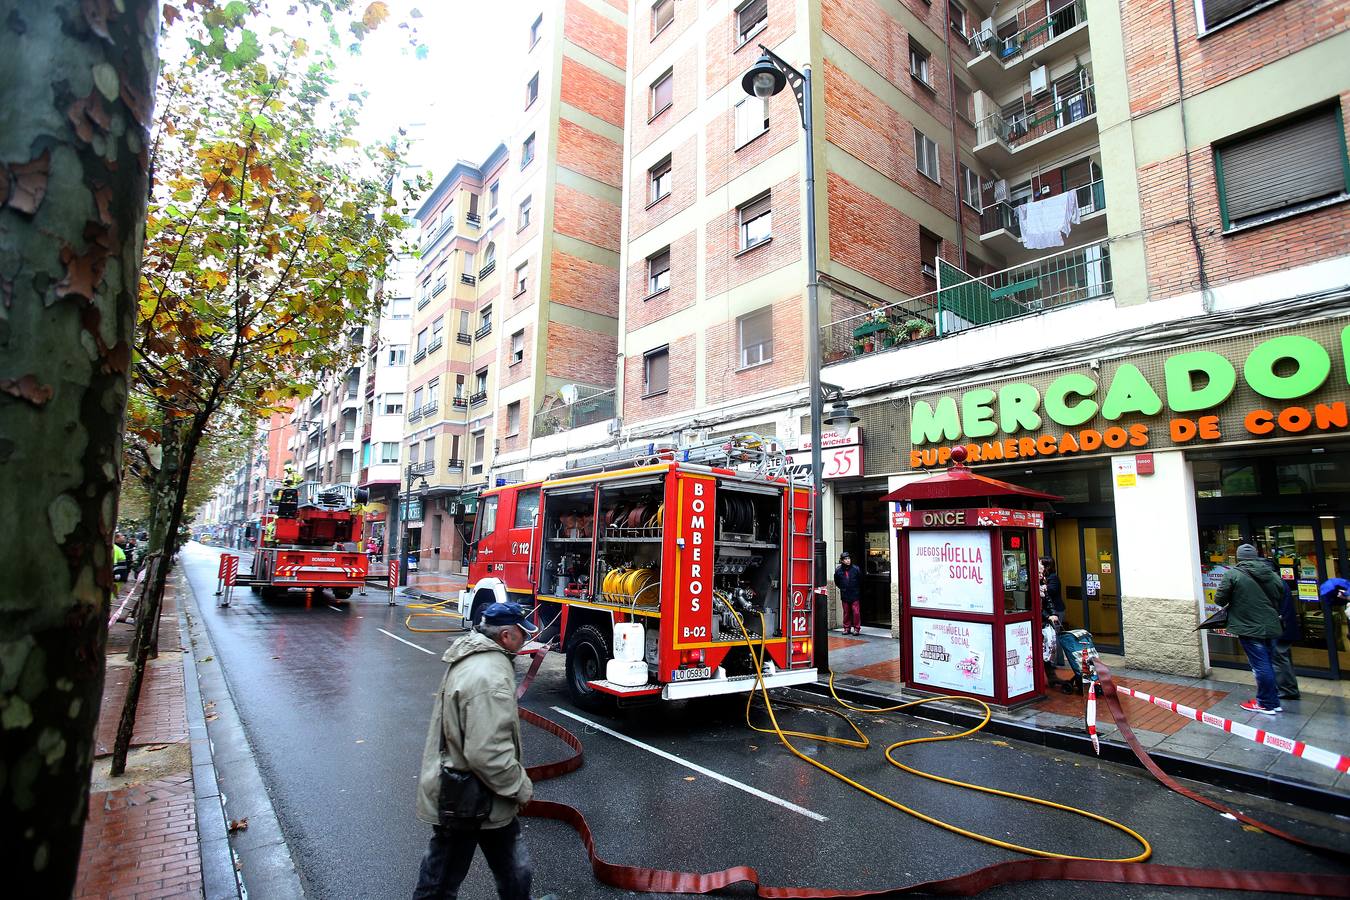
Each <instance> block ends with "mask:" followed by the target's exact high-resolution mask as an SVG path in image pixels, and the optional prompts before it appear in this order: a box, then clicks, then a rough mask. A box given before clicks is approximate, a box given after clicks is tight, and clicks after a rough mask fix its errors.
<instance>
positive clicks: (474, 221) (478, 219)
mask: <svg viewBox="0 0 1350 900" xmlns="http://www.w3.org/2000/svg"><path fill="white" fill-rule="evenodd" d="M464 221H466V222H468V223H469V224H470V225H472V226H473V227H475V228H477V227H478V226H479V225H482V224H483V217H482V216H480V215H478V213H469V214H467V215H466V216H465V217H464Z"/></svg>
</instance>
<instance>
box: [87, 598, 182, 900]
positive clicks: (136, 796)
mask: <svg viewBox="0 0 1350 900" xmlns="http://www.w3.org/2000/svg"><path fill="white" fill-rule="evenodd" d="M125 589H126V590H130V587H129V586H128V587H126V588H125ZM134 627H135V626H134V625H132V624H130V623H114V624H113V625H112V627H111V629H110V630H109V634H108V670H107V675H106V677H105V680H104V686H103V703H102V706H101V707H100V712H99V723H98V732H97V749H96V751H95V754H96V756H95V763H94V779H93V785H92V788H91V791H90V795H89V820H88V822H87V824H86V825H85V829H84V846H83V849H82V851H81V854H80V872H79V879H78V881H77V883H76V888H75V895H74V896H75V897H76V898H80V900H83V898H94V897H99V898H103V897H107V898H137V900H140V898H163V897H201V896H202V875H201V854H200V850H199V847H198V843H197V816H196V804H195V799H194V796H193V782H192V763H191V754H190V752H189V748H188V727H187V713H186V708H185V705H184V685H183V662H182V653H181V650H180V646H179V630H178V605H177V602H176V596H175V588H174V584H173V581H172V579H171V580H170V583H169V586H168V588H167V589H166V592H165V598H164V609H163V611H162V614H161V618H160V640H159V644H160V655H159V659H157V660H151V661H150V663H149V664H148V665H147V667H146V673H145V680H144V682H143V683H142V686H141V700H140V705H139V708H138V711H137V716H136V728H135V731H134V732H133V733H132V740H131V745H132V751H131V754H130V755H129V756H128V760H127V771H126V774H125V775H123V776H122V777H120V778H116V779H113V778H110V777H109V776H108V766H109V765H110V755H111V753H112V745H113V739H114V737H115V736H116V733H117V722H118V718H119V717H120V715H121V712H122V700H123V698H124V697H125V695H126V689H127V682H128V681H129V680H130V677H131V666H130V664H129V663H128V662H127V661H126V650H127V647H128V646H129V644H130V641H131V633H132V630H133V629H134Z"/></svg>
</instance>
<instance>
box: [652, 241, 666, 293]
mask: <svg viewBox="0 0 1350 900" xmlns="http://www.w3.org/2000/svg"><path fill="white" fill-rule="evenodd" d="M669 288H670V248H669V247H667V248H666V249H664V250H662V251H660V252H659V253H654V254H652V255H651V256H649V257H647V294H648V295H649V296H650V295H652V294H656V293H659V292H661V291H664V290H667V289H669Z"/></svg>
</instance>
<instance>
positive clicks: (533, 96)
mask: <svg viewBox="0 0 1350 900" xmlns="http://www.w3.org/2000/svg"><path fill="white" fill-rule="evenodd" d="M538 99H539V73H538V72H535V73H534V77H533V78H531V79H530V80H529V82H527V83H526V85H525V108H526V109H529V108H530V104H531V103H533V102H534V101H536V100H538Z"/></svg>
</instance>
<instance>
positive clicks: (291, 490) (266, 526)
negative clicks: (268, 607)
mask: <svg viewBox="0 0 1350 900" xmlns="http://www.w3.org/2000/svg"><path fill="white" fill-rule="evenodd" d="M369 496H370V495H369V494H368V493H367V492H366V491H365V490H364V489H363V488H354V487H352V486H351V485H350V484H320V483H319V482H317V481H302V482H300V483H299V484H295V485H286V484H282V483H280V482H269V484H268V496H267V513H266V515H264V516H263V520H262V524H263V529H262V533H261V534H260V535H259V537H258V546H257V548H256V549H255V551H254V554H253V571H252V572H250V573H249V574H248V575H247V576H241V577H240V579H239V582H240V583H241V584H245V583H246V584H248V586H249V588H250V589H251V590H252V591H253V593H255V594H261V595H262V597H263V599H264V600H272V599H278V598H280V597H283V596H285V594H286V592H287V591H289V590H291V589H293V588H294V589H302V590H323V589H324V588H327V589H329V590H331V591H332V592H333V596H334V597H336V598H337V599H339V600H345V599H347V598H348V597H350V596H351V595H352V591H353V590H356V589H359V588H361V586H362V585H363V584H365V580H366V570H367V568H368V566H369V561H368V560H367V559H366V555H365V554H364V553H362V552H361V550H360V540H361V528H362V521H361V513H360V510H359V509H358V507H359V505H360V504H362V503H365V502H366V501H367V500H368V499H369Z"/></svg>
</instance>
